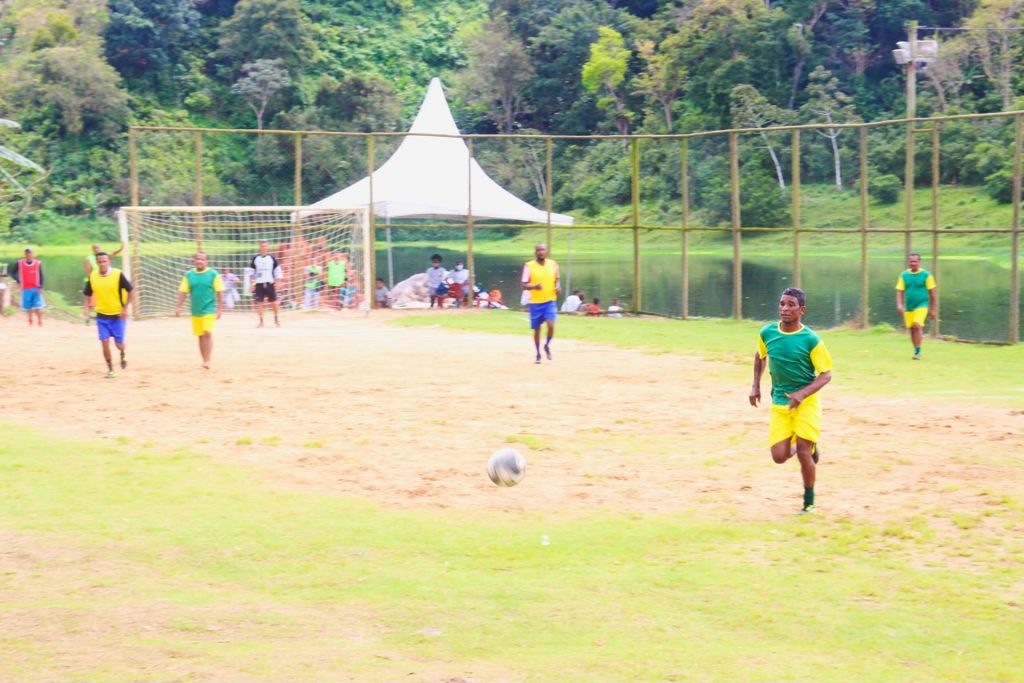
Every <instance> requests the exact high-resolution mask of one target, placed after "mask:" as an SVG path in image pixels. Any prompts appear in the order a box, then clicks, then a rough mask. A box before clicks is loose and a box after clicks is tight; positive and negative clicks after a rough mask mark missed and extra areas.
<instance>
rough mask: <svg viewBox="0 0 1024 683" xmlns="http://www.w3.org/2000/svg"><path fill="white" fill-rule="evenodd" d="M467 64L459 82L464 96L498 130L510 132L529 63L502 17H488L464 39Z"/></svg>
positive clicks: (531, 73) (523, 101) (520, 103)
mask: <svg viewBox="0 0 1024 683" xmlns="http://www.w3.org/2000/svg"><path fill="white" fill-rule="evenodd" d="M467 51H468V53H469V64H468V66H467V67H466V69H465V71H463V72H462V75H461V79H460V85H461V90H462V92H463V94H464V96H465V98H466V99H467V100H468V101H470V102H478V103H480V104H481V105H483V106H485V107H486V108H487V113H488V115H489V116H490V117H491V120H492V121H494V124H495V125H496V126H497V127H498V130H499V131H500V132H502V133H511V132H512V131H513V130H515V128H516V123H517V120H518V118H519V116H520V114H522V113H523V112H524V108H525V106H526V89H527V87H528V86H529V84H530V83H531V82H532V81H533V79H534V71H533V64H532V62H531V61H530V58H529V56H528V55H527V54H526V48H525V47H524V46H523V44H522V42H521V41H520V40H519V39H518V38H517V37H516V36H514V35H513V34H512V31H511V29H510V28H509V26H508V23H507V22H505V21H504V20H503V19H490V20H488V21H486V22H484V24H483V25H482V26H481V27H480V31H479V32H477V33H476V34H474V35H473V36H471V37H470V38H469V39H468V40H467Z"/></svg>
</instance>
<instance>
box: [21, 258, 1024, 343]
mask: <svg viewBox="0 0 1024 683" xmlns="http://www.w3.org/2000/svg"><path fill="white" fill-rule="evenodd" d="M434 252H438V253H440V254H442V256H444V262H445V264H446V265H447V266H449V267H450V266H451V265H452V264H453V263H454V261H455V259H456V258H464V256H465V253H464V252H454V251H447V250H437V249H432V248H429V247H413V246H405V245H402V244H401V243H398V244H396V248H395V249H394V251H393V260H394V272H395V281H396V282H397V281H400V280H402V279H405V278H406V277H409V276H410V275H413V274H415V273H417V272H422V271H423V270H425V269H426V267H427V266H429V264H430V255H431V254H432V253H434ZM528 257H529V254H525V255H524V256H522V257H517V256H508V255H501V256H495V255H487V254H477V255H476V257H475V261H476V269H477V276H476V279H477V282H480V283H481V284H483V285H484V286H485V287H486V288H487V289H495V288H497V289H500V290H501V291H502V293H503V294H504V298H505V300H506V301H507V302H509V303H510V304H513V305H514V304H516V303H517V302H518V301H519V284H518V282H519V272H520V269H521V268H522V264H523V262H524V261H525V260H526V259H527V258H528ZM40 258H41V259H42V260H43V263H44V266H45V269H46V270H45V272H46V282H47V289H49V290H51V291H53V292H57V293H59V294H60V295H61V296H63V298H64V299H65V300H66V301H67V302H69V303H71V304H72V305H74V306H78V305H80V303H81V298H82V297H81V288H82V284H83V272H82V260H81V259H79V258H77V257H71V256H55V257H47V256H46V255H45V254H43V253H40ZM119 261H120V259H115V266H119V265H120V263H119ZM559 262H560V264H561V267H562V285H563V289H583V290H584V292H585V293H586V295H587V297H588V298H593V297H595V296H596V297H600V299H601V305H602V307H607V306H608V305H609V304H610V303H611V300H612V299H613V298H618V299H621V300H622V304H623V306H625V307H626V308H627V309H628V308H629V306H630V303H631V302H632V299H633V292H632V285H633V283H632V254H631V253H630V251H629V250H628V249H623V250H622V251H621V252H619V253H613V254H600V255H593V254H582V255H576V256H574V257H573V258H571V259H568V258H566V257H564V256H563V257H562V258H560V259H559ZM213 265H216V264H213ZM926 265H927V264H926ZM789 267H790V263H789V259H788V258H785V257H779V258H758V257H756V256H748V257H746V258H745V261H744V263H743V313H744V317H747V318H751V319H756V320H769V319H772V318H774V317H775V315H776V313H775V310H776V302H777V297H778V294H779V292H780V291H781V290H782V289H783V288H784V287H786V286H788V285H789V284H790V273H789ZM902 267H903V265H902V260H901V259H899V258H895V257H892V258H885V257H872V259H871V261H870V262H869V290H868V301H869V304H870V321H871V322H872V324H875V323H888V324H892V325H898V324H899V323H900V318H899V316H898V315H897V313H896V310H895V298H896V296H895V291H894V289H893V286H894V284H895V281H896V277H897V275H898V274H899V272H900V271H901V270H902ZM801 268H802V274H803V285H804V289H805V290H806V291H807V293H808V312H807V317H806V320H807V322H808V324H810V325H812V326H816V327H833V326H836V325H841V324H843V323H844V322H846V321H849V320H852V319H855V318H857V317H858V313H859V310H860V262H859V260H858V259H856V258H838V257H828V258H808V259H804V260H803V262H802V265H801ZM940 269H941V274H940V275H941V277H940V278H939V287H940V292H941V318H942V333H943V334H951V335H955V336H957V337H960V338H963V339H971V340H998V341H1002V340H1005V339H1006V338H1007V336H1008V333H1009V316H1008V307H1009V301H1010V277H1009V271H1008V269H1006V268H1000V267H999V266H997V265H994V264H992V263H991V262H989V261H986V260H980V259H978V260H975V259H955V258H954V259H942V260H941V262H940ZM642 271H643V280H642V283H641V286H642V288H643V308H644V310H645V311H648V312H651V313H660V314H664V315H670V316H678V315H679V314H680V312H681V309H682V306H681V300H682V296H681V292H680V258H679V254H678V253H677V254H670V253H655V254H648V255H644V256H643V260H642ZM387 272H388V271H387V258H386V253H385V252H384V251H383V250H381V251H380V252H378V254H377V273H378V275H379V276H380V277H383V278H384V279H385V280H387ZM731 287H732V264H731V262H730V260H729V259H728V258H725V257H721V256H712V255H706V254H695V255H692V256H691V257H690V310H689V313H690V315H691V316H705V317H728V316H730V315H731V312H732V291H731ZM1022 317H1024V316H1022Z"/></svg>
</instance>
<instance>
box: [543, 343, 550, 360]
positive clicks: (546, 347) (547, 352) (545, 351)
mask: <svg viewBox="0 0 1024 683" xmlns="http://www.w3.org/2000/svg"><path fill="white" fill-rule="evenodd" d="M544 353H546V354H548V360H551V349H549V348H548V346H547V344H545V345H544Z"/></svg>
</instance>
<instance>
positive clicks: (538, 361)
mask: <svg viewBox="0 0 1024 683" xmlns="http://www.w3.org/2000/svg"><path fill="white" fill-rule="evenodd" d="M533 362H534V363H536V364H537V365H540V354H539V353H538V354H537V357H536V358H535V359H534V360H533Z"/></svg>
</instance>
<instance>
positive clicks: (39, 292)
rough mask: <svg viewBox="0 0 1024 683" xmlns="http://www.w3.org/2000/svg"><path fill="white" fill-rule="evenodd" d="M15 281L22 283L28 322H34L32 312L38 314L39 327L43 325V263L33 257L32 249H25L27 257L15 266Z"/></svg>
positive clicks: (22, 308)
mask: <svg viewBox="0 0 1024 683" xmlns="http://www.w3.org/2000/svg"><path fill="white" fill-rule="evenodd" d="M13 275H14V281H15V282H17V283H18V284H19V285H21V310H23V311H25V312H26V313H28V324H29V325H31V324H32V313H33V312H34V313H35V314H36V320H37V321H38V322H39V327H42V326H43V306H45V305H46V304H45V302H44V301H43V264H42V263H41V262H40V261H39V259H37V258H33V256H32V250H31V249H25V258H23V259H21V260H19V261H18V263H17V265H16V266H15V267H14V273H13Z"/></svg>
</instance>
